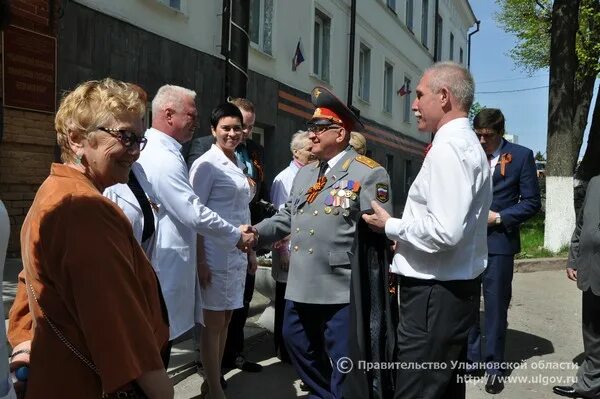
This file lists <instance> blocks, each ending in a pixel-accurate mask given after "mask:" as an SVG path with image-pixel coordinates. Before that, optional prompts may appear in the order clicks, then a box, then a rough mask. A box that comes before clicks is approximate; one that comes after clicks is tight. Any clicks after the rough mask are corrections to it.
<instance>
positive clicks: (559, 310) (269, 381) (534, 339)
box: [3, 261, 583, 399]
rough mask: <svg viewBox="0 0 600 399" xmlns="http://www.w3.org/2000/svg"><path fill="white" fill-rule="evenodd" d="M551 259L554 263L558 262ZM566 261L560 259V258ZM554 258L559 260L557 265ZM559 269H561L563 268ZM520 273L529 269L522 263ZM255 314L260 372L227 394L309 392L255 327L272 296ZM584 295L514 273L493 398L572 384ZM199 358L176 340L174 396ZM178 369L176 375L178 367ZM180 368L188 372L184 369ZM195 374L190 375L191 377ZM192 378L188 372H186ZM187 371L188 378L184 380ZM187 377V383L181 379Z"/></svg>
mask: <svg viewBox="0 0 600 399" xmlns="http://www.w3.org/2000/svg"><path fill="white" fill-rule="evenodd" d="M550 263H551V262H547V261H544V262H541V264H540V265H539V267H537V266H536V267H534V268H533V270H546V269H552V268H553V267H557V266H556V265H554V266H551V265H550ZM554 263H557V262H556V261H554ZM558 263H562V264H564V263H563V262H560V261H559V262H558ZM558 263H557V265H558ZM558 267H560V268H562V267H563V266H560V265H558ZM19 269H20V265H19V264H18V263H17V262H14V261H13V262H12V263H11V261H7V265H6V267H5V276H4V293H3V299H4V306H5V309H7V308H8V307H9V306H10V302H11V301H12V298H13V297H14V289H15V287H16V283H15V282H16V274H17V273H18V270H19ZM520 270H532V269H531V268H526V267H524V268H521V269H520ZM254 298H255V299H254V301H253V310H254V313H255V314H254V316H253V317H251V318H250V319H249V323H248V325H247V327H246V329H245V333H246V337H247V344H246V346H247V349H248V357H249V358H250V359H251V360H255V361H259V362H260V363H261V364H262V365H263V366H264V370H263V372H262V373H258V374H249V373H240V372H236V371H232V372H229V373H228V374H227V375H226V376H225V377H226V379H227V380H228V382H229V387H228V388H227V391H226V393H227V397H228V398H229V399H242V398H243V399H254V398H266V397H268V398H272V399H285V398H296V397H307V396H308V394H307V393H306V392H303V391H301V390H300V389H299V381H298V380H297V378H296V373H295V372H294V370H293V368H292V367H291V366H288V365H284V364H281V363H280V362H279V360H278V359H277V358H276V357H274V352H273V345H272V335H271V334H269V333H267V332H266V330H265V329H263V328H261V327H260V325H259V324H258V319H259V314H256V312H258V311H260V310H262V309H264V307H265V306H266V304H267V302H268V301H267V300H266V298H265V297H263V296H262V295H260V294H258V293H255V296H254ZM580 307H581V293H580V292H579V291H578V290H577V288H576V287H575V284H574V283H572V282H570V281H568V280H567V278H566V276H565V273H564V271H563V270H550V271H536V272H532V273H516V274H515V278H514V282H513V301H512V304H511V308H510V310H509V330H508V337H507V359H506V360H507V362H511V363H515V364H518V365H519V367H517V368H516V369H515V370H514V371H513V372H512V374H511V375H510V377H511V378H513V379H514V381H513V382H510V383H508V384H507V386H506V389H505V390H504V392H502V393H501V394H499V395H495V396H494V399H504V398H510V399H513V398H519V399H547V398H553V397H554V395H553V394H552V392H551V389H552V386H553V385H557V384H569V383H571V382H572V381H569V380H567V379H568V378H573V376H574V375H575V371H576V370H575V368H576V365H575V364H574V363H573V362H574V361H575V362H576V361H580V360H581V352H582V351H583V343H582V339H581V327H580V326H581V310H580ZM195 357H196V353H195V351H194V350H193V344H192V341H191V340H186V341H184V342H182V343H181V344H179V345H177V346H176V348H175V350H174V353H173V356H172V357H171V362H172V364H173V366H174V367H172V368H171V369H170V371H171V372H172V374H175V377H174V381H175V382H177V384H176V386H175V392H176V395H175V397H176V398H177V399H189V398H197V397H198V395H199V393H200V385H201V383H202V378H201V376H200V375H199V374H197V373H194V372H193V370H190V369H189V368H187V370H186V364H187V365H189V364H190V363H191V362H193V360H194V359H195ZM178 369H179V371H181V372H180V373H177V371H178ZM183 370H186V371H185V372H183ZM190 373H191V375H190ZM188 375H189V376H188ZM186 376H187V378H185V377H186ZM182 379H183V380H182ZM484 384H485V380H481V381H476V382H471V383H469V384H468V385H467V397H468V398H469V399H483V398H488V399H491V395H488V394H487V393H486V392H485V390H484Z"/></svg>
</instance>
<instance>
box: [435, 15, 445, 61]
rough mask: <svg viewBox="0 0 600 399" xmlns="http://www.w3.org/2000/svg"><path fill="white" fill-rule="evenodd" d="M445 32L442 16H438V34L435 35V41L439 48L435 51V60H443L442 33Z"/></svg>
mask: <svg viewBox="0 0 600 399" xmlns="http://www.w3.org/2000/svg"><path fill="white" fill-rule="evenodd" d="M443 31H444V20H443V19H442V17H441V16H440V15H438V16H437V32H436V35H435V39H436V40H435V41H436V45H437V48H436V49H435V60H436V61H440V60H441V59H442V33H443Z"/></svg>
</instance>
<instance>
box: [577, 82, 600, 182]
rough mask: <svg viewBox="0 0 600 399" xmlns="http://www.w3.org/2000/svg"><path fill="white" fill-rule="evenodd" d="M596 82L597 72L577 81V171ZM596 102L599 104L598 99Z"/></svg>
mask: <svg viewBox="0 0 600 399" xmlns="http://www.w3.org/2000/svg"><path fill="white" fill-rule="evenodd" d="M595 82H596V74H595V73H594V74H593V75H588V76H585V77H583V78H581V79H577V80H576V82H575V97H574V98H575V99H579V101H576V104H575V113H574V115H573V127H572V129H573V133H572V134H573V148H572V151H573V164H572V170H573V171H575V167H576V166H577V161H578V160H579V151H580V150H581V144H582V143H583V133H584V132H585V127H586V126H587V121H588V115H589V113H590V105H591V103H592V97H593V96H594V83H595ZM596 104H598V102H597V101H596ZM590 133H591V132H590ZM588 143H589V138H588ZM577 175H578V176H579V172H577ZM586 180H589V179H586Z"/></svg>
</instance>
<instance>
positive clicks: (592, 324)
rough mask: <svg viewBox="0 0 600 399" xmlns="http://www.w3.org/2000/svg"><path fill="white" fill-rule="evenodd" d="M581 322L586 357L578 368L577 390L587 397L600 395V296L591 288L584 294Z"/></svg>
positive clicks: (574, 386)
mask: <svg viewBox="0 0 600 399" xmlns="http://www.w3.org/2000/svg"><path fill="white" fill-rule="evenodd" d="M581 301H582V311H581V323H582V332H583V350H584V352H585V358H584V359H583V362H582V363H581V366H579V370H577V382H576V383H575V384H573V388H575V391H576V392H577V393H579V394H580V395H581V396H583V397H585V398H598V397H600V296H598V295H596V294H594V293H593V292H592V290H591V289H588V290H586V291H584V292H583V295H582V299H581Z"/></svg>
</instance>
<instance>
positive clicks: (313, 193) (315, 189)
mask: <svg viewBox="0 0 600 399" xmlns="http://www.w3.org/2000/svg"><path fill="white" fill-rule="evenodd" d="M325 183H327V178H326V177H325V176H321V177H319V178H318V179H317V182H316V183H315V184H313V185H312V186H311V187H310V188H309V189H308V191H307V192H306V202H308V203H309V204H311V203H312V202H313V201H314V200H315V198H317V195H319V193H320V192H321V190H323V187H325Z"/></svg>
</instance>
